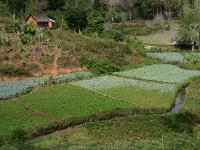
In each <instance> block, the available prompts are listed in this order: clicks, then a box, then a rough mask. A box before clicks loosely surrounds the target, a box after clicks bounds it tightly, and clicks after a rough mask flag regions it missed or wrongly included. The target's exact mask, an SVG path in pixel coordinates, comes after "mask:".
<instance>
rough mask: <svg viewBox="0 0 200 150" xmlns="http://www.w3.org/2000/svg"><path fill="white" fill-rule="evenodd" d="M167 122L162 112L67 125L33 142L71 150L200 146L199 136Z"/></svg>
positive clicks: (157, 148) (145, 149)
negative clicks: (68, 126) (178, 129)
mask: <svg viewBox="0 0 200 150" xmlns="http://www.w3.org/2000/svg"><path fill="white" fill-rule="evenodd" d="M170 117H171V116H170ZM166 118H167V117H166ZM172 118H175V117H173V116H172ZM173 121H174V120H173ZM165 122H166V121H165V116H164V117H163V116H160V115H145V116H134V117H133V116H131V117H124V118H115V119H112V120H107V121H101V122H94V123H86V124H83V125H81V126H76V127H72V128H68V129H67V130H63V131H58V132H55V133H53V134H51V135H48V136H45V137H40V138H38V139H35V140H33V141H31V143H32V145H34V146H35V147H38V148H44V149H49V148H52V149H65V148H66V145H67V146H68V148H69V149H111V150H115V149H117V150H120V149H144V150H147V149H153V150H160V149H162V148H163V149H175V148H177V149H193V148H194V147H198V145H199V144H200V141H199V139H198V137H197V136H194V135H191V134H189V133H187V132H178V133H177V132H173V130H172V129H171V128H169V127H168V126H167V124H166V123H165ZM179 125H180V124H179ZM172 139H173V140H172Z"/></svg>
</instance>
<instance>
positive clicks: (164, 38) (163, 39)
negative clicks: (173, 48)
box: [138, 21, 179, 46]
mask: <svg viewBox="0 0 200 150" xmlns="http://www.w3.org/2000/svg"><path fill="white" fill-rule="evenodd" d="M170 27H171V28H170V30H169V31H165V30H161V31H159V32H155V33H153V34H150V35H145V36H138V39H140V40H141V41H143V43H145V44H147V45H160V46H170V45H172V39H173V38H175V37H176V34H177V32H178V28H179V27H178V22H177V21H171V22H170Z"/></svg>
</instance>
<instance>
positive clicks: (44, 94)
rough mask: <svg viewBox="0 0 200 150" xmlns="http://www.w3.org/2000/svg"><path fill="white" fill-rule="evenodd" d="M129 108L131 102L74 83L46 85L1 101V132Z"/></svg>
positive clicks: (131, 105)
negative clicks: (112, 97)
mask: <svg viewBox="0 0 200 150" xmlns="http://www.w3.org/2000/svg"><path fill="white" fill-rule="evenodd" d="M132 107H134V105H133V104H131V103H128V102H123V101H117V100H113V99H111V98H107V97H104V96H102V95H97V94H95V93H92V92H90V91H88V90H86V89H83V88H80V87H77V86H72V85H59V86H54V87H45V88H41V89H39V90H37V91H35V92H32V93H30V94H28V95H25V96H22V97H20V98H16V100H15V101H9V100H8V101H6V102H1V103H0V118H1V124H0V134H5V133H8V132H12V131H15V130H17V129H26V128H31V127H33V126H35V125H41V124H44V123H46V122H50V121H51V122H52V121H55V120H60V119H66V118H69V117H72V116H83V115H89V114H94V113H97V112H101V111H104V110H110V109H115V108H132ZM19 116H20V117H19Z"/></svg>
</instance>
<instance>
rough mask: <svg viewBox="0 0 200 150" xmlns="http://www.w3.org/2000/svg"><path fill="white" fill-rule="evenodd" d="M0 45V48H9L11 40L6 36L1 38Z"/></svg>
mask: <svg viewBox="0 0 200 150" xmlns="http://www.w3.org/2000/svg"><path fill="white" fill-rule="evenodd" d="M0 44H1V45H2V46H11V39H10V37H9V36H7V35H5V36H3V38H2V39H1V42H0Z"/></svg>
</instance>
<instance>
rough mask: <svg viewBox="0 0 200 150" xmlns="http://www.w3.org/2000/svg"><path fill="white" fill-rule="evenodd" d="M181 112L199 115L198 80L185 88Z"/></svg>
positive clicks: (199, 84) (199, 92)
mask: <svg viewBox="0 0 200 150" xmlns="http://www.w3.org/2000/svg"><path fill="white" fill-rule="evenodd" d="M181 111H183V112H184V111H190V112H194V113H200V80H198V81H196V82H194V83H192V84H191V85H189V87H187V88H186V92H185V100H184V103H183V106H182V107H181Z"/></svg>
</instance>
